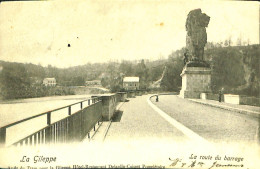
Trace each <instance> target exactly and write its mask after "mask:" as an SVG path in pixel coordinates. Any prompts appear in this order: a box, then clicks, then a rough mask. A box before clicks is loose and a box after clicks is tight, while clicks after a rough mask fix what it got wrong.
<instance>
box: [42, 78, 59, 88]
mask: <svg viewBox="0 0 260 169" xmlns="http://www.w3.org/2000/svg"><path fill="white" fill-rule="evenodd" d="M56 84H57V83H56V79H55V78H54V77H53V78H44V79H43V85H44V86H56Z"/></svg>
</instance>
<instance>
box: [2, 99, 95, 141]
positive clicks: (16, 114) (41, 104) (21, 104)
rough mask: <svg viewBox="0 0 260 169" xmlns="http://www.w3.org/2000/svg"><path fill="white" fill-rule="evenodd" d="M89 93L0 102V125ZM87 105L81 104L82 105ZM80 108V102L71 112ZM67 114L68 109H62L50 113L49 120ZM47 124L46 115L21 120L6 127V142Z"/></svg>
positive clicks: (58, 105)
mask: <svg viewBox="0 0 260 169" xmlns="http://www.w3.org/2000/svg"><path fill="white" fill-rule="evenodd" d="M90 97H91V95H71V96H52V97H42V98H31V99H19V100H13V101H6V102H2V103H0V127H3V126H6V125H8V124H11V123H13V122H16V121H19V120H22V119H25V118H28V117H31V116H34V115H37V114H41V113H44V112H47V111H50V110H53V109H57V108H60V107H63V106H67V105H70V104H73V103H76V102H80V101H82V100H85V99H88V98H90ZM86 105H87V103H86V104H83V107H85V106H86ZM78 110H80V104H77V105H75V106H72V107H71V113H72V114H73V113H75V112H76V111H78ZM67 116H68V109H67V108H66V109H62V110H59V111H56V112H53V113H52V114H51V122H52V123H53V122H55V121H58V120H60V119H62V118H65V117H67ZM46 126H47V115H44V116H40V117H37V118H35V119H32V120H29V121H26V122H23V123H21V124H18V125H15V126H12V127H9V128H7V138H6V142H7V144H12V143H14V142H16V141H18V140H19V139H22V138H24V137H26V136H27V135H29V134H32V133H33V132H35V131H38V130H40V129H42V128H44V127H46Z"/></svg>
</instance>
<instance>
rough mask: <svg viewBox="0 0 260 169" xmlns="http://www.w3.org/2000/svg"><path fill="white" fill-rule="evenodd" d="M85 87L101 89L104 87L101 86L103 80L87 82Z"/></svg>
mask: <svg viewBox="0 0 260 169" xmlns="http://www.w3.org/2000/svg"><path fill="white" fill-rule="evenodd" d="M85 85H86V86H89V87H100V86H102V85H101V80H91V81H86V82H85Z"/></svg>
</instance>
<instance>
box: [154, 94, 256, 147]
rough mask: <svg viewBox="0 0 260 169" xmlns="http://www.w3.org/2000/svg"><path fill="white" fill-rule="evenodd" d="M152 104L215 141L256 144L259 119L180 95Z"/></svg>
mask: <svg viewBox="0 0 260 169" xmlns="http://www.w3.org/2000/svg"><path fill="white" fill-rule="evenodd" d="M152 102H153V103H154V104H155V105H156V106H158V107H159V108H160V109H161V110H163V111H164V112H166V113H167V114H169V115H170V116H171V117H172V118H174V119H175V120H177V121H178V122H180V123H182V124H183V125H185V126H186V127H188V128H189V129H191V130H192V131H194V132H195V133H197V134H198V135H200V136H201V137H203V138H205V139H206V140H209V141H212V142H220V141H225V142H256V139H257V137H256V133H257V128H258V126H259V125H260V122H259V119H258V118H253V117H250V116H248V115H243V114H239V113H237V112H231V111H228V110H223V109H219V108H214V107H210V106H207V105H202V104H198V103H194V102H192V101H190V100H188V99H182V98H180V97H178V96H176V95H161V96H159V102H155V98H153V99H152Z"/></svg>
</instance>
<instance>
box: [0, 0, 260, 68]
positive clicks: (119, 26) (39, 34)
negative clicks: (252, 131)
mask: <svg viewBox="0 0 260 169" xmlns="http://www.w3.org/2000/svg"><path fill="white" fill-rule="evenodd" d="M196 8H201V10H202V12H203V13H206V14H207V15H208V16H210V17H211V18H210V22H209V25H208V27H207V34H208V41H209V42H220V41H224V40H226V39H228V38H229V37H231V38H232V41H233V42H234V43H235V42H236V40H237V38H239V37H241V38H242V40H245V41H247V40H248V39H249V40H250V43H251V44H259V3H258V2H243V1H195V0H193V1H184V2H182V1H174V0H173V1H171V0H167V1H166V0H160V1H159V0H149V1H148V0H138V1H136V0H133V1H125V0H121V1H119V0H106V1H105V0H95V1H94V0H88V1H79V0H73V1H64V0H63V1H60V0H56V1H24V2H18V1H17V2H2V3H1V4H0V60H4V61H11V62H22V63H33V64H41V65H42V66H47V65H49V64H50V65H52V66H56V67H60V68H65V67H71V66H77V65H84V64H87V63H95V62H99V63H100V62H108V61H121V60H141V59H150V60H156V59H158V58H167V57H168V56H169V55H170V54H171V52H173V51H175V50H178V49H181V48H182V47H184V46H185V45H186V44H185V43H186V42H185V40H186V30H185V22H186V18H187V15H188V13H189V11H190V10H193V9H196ZM68 44H69V45H70V47H68Z"/></svg>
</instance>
